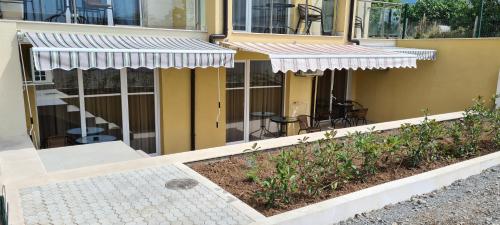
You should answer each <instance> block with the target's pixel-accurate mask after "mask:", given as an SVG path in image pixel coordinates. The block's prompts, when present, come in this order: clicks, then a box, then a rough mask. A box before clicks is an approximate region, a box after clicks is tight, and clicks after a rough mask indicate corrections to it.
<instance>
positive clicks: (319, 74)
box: [295, 70, 323, 77]
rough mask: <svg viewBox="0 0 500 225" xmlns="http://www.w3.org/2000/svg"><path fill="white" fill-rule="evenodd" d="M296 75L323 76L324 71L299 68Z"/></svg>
mask: <svg viewBox="0 0 500 225" xmlns="http://www.w3.org/2000/svg"><path fill="white" fill-rule="evenodd" d="M295 76H299V77H310V76H323V71H321V70H314V71H313V70H307V71H302V70H299V71H298V72H297V73H295Z"/></svg>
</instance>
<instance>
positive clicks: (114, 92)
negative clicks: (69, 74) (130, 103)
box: [76, 69, 123, 144]
mask: <svg viewBox="0 0 500 225" xmlns="http://www.w3.org/2000/svg"><path fill="white" fill-rule="evenodd" d="M82 72H83V78H82V79H83V95H84V101H85V106H84V110H85V124H86V129H87V136H86V137H83V138H82V139H77V140H76V141H77V142H78V143H80V144H87V143H95V142H104V141H114V140H123V134H122V127H123V123H122V121H123V120H122V98H121V82H120V70H116V69H106V70H99V69H90V70H86V71H82ZM94 131H95V132H94Z"/></svg>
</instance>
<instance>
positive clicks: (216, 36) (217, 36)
mask: <svg viewBox="0 0 500 225" xmlns="http://www.w3.org/2000/svg"><path fill="white" fill-rule="evenodd" d="M222 2H223V4H222V17H223V19H222V20H223V21H222V34H211V35H210V36H209V37H208V41H209V42H210V43H215V40H216V39H224V38H226V37H227V26H228V24H227V14H228V8H227V6H228V0H222Z"/></svg>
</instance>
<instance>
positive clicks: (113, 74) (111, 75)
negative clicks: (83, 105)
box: [83, 69, 121, 95]
mask: <svg viewBox="0 0 500 225" xmlns="http://www.w3.org/2000/svg"><path fill="white" fill-rule="evenodd" d="M120 92H121V91H120V71H119V70H116V69H106V70H99V69H90V70H86V71H83V93H84V94H85V95H97V94H113V93H118V94H119V93H120Z"/></svg>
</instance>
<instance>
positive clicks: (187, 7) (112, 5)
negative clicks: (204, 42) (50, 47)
mask: <svg viewBox="0 0 500 225" xmlns="http://www.w3.org/2000/svg"><path fill="white" fill-rule="evenodd" d="M204 10H205V0H185V1H174V0H155V1H151V0H0V19H14V20H27V21H43V22H57V23H79V24H97V25H129V26H144V27H154V28H167V29H186V30H205V19H204V15H205V13H204Z"/></svg>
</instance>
